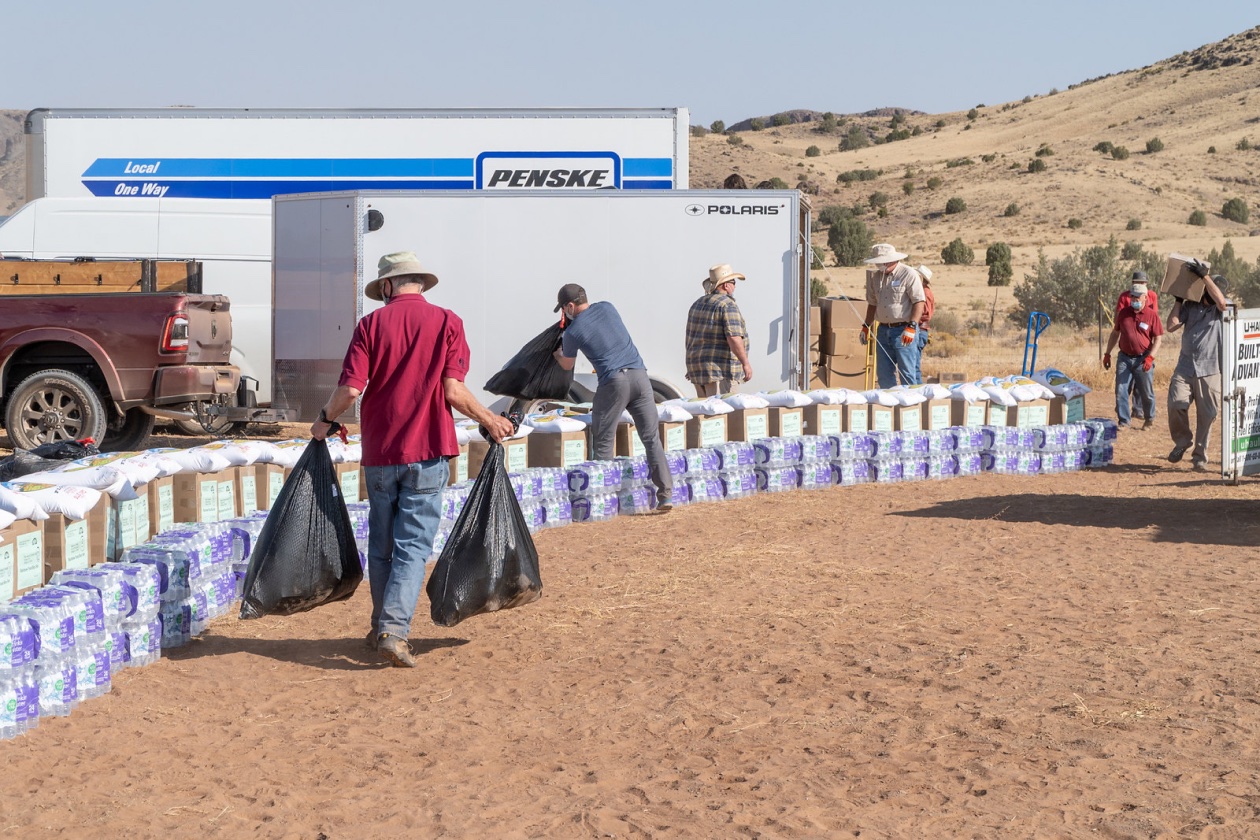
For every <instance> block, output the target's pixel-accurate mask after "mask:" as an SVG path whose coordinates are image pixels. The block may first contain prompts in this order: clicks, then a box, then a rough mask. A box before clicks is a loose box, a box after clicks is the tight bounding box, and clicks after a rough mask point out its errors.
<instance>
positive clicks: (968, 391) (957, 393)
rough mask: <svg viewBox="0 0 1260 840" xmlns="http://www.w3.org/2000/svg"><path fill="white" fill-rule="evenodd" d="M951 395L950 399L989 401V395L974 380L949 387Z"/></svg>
mask: <svg viewBox="0 0 1260 840" xmlns="http://www.w3.org/2000/svg"><path fill="white" fill-rule="evenodd" d="M949 396H950V399H955V400H966V401H967V402H976V401H977V400H984V401H985V402H988V401H989V395H988V394H986V393H985V392H984V389H983V388H981V387H980V386H979V385H977V384H975V383H974V382H962V383H959V384H958V385H954V386H952V387H951V388H950V389H949Z"/></svg>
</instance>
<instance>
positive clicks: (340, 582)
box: [241, 440, 363, 618]
mask: <svg viewBox="0 0 1260 840" xmlns="http://www.w3.org/2000/svg"><path fill="white" fill-rule="evenodd" d="M361 580H363V566H362V564H361V563H360V562H359V549H358V547H357V546H356V545H355V542H354V529H353V526H352V525H351V524H350V512H349V511H348V510H346V500H345V499H344V498H343V497H342V495H341V485H340V483H339V482H338V480H337V473H336V471H335V470H334V469H333V463H332V456H330V455H329V454H328V444H327V442H325V441H322V440H312V441H311V442H310V443H309V444H307V446H306V450H305V451H304V452H303V453H302V457H301V458H299V459H298V462H297V463H296V464H295V465H294V466H293V472H292V474H291V475H290V476H289V477H288V479H286V480H285V482H284V487H282V488H280V494H279V495H278V496H277V497H276V501H275V504H273V505H272V506H271V512H270V513H269V514H267V521H266V523H265V524H264V525H263V529H262V533H260V534H259V535H258V540H257V541H256V542H255V543H254V550H253V551H252V552H251V553H250V555H249V571H248V572H246V573H245V594H244V598H243V600H242V601H241V618H261V617H262V616H264V615H291V614H293V613H297V612H304V611H305V610H309V609H313V608H315V607H318V606H320V605H321V604H328V603H331V602H333V601H341V600H344V599H346V598H349V597H350V596H351V595H353V594H354V590H355V588H357V587H358V585H359V581H361Z"/></svg>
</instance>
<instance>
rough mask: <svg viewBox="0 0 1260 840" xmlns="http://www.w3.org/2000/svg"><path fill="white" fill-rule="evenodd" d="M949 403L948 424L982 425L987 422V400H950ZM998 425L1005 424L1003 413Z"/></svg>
mask: <svg viewBox="0 0 1260 840" xmlns="http://www.w3.org/2000/svg"><path fill="white" fill-rule="evenodd" d="M949 403H950V405H949V424H950V425H951V426H984V425H986V424H988V422H989V401H988V400H976V401H975V402H967V401H966V400H950V401H949ZM998 425H999V426H1005V425H1006V415H1005V414H1003V415H1002V422H1001V423H999V424H998Z"/></svg>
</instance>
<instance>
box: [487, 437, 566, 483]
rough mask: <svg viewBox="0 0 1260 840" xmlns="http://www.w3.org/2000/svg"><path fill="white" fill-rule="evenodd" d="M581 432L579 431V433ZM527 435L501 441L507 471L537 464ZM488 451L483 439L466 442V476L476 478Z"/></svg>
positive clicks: (514, 470)
mask: <svg viewBox="0 0 1260 840" xmlns="http://www.w3.org/2000/svg"><path fill="white" fill-rule="evenodd" d="M579 434H581V433H579ZM533 436H534V435H533V434H531V435H529V437H523V438H516V439H515V440H505V441H503V461H504V463H505V464H506V465H507V471H508V472H510V473H514V472H521V471H522V470H524V469H526V468H527V467H530V466H538V465H537V464H534V463H533V455H532V453H531V452H530V449H529V439H530V438H532V437H533ZM489 452H490V444H488V443H486V442H485V441H484V440H473V441H469V443H468V477H469V478H476V477H477V476H478V475H480V474H481V465H482V463H484V462H485V460H486V455H487V454H489Z"/></svg>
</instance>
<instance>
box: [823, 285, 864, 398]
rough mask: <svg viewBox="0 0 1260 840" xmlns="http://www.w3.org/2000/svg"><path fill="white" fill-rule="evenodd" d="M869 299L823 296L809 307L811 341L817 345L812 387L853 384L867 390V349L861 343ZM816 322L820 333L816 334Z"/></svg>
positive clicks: (850, 385) (835, 386)
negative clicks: (815, 305)
mask: <svg viewBox="0 0 1260 840" xmlns="http://www.w3.org/2000/svg"><path fill="white" fill-rule="evenodd" d="M865 315H866V301H864V300H858V299H854V298H843V297H836V298H823V299H822V300H821V301H819V306H817V307H812V308H811V311H810V320H809V323H810V343H811V352H813V351H812V348H814V347H817V353H818V355H817V357H816V358H815V367H814V372H813V376H812V377H811V378H810V387H811V388H852V389H853V390H855V391H864V390H866V389H867V388H868V387H872V386H868V384H867V383H868V380H867V375H866V360H867V349H866V345H864V344H862V339H861V335H862V319H863V317H864V316H865ZM815 323H817V324H818V327H817V330H818V334H817V335H816V336H815V335H814V330H815V326H814V325H815ZM815 342H816V344H815Z"/></svg>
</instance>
